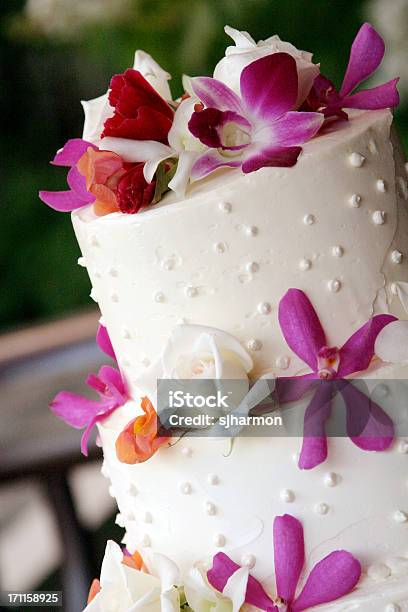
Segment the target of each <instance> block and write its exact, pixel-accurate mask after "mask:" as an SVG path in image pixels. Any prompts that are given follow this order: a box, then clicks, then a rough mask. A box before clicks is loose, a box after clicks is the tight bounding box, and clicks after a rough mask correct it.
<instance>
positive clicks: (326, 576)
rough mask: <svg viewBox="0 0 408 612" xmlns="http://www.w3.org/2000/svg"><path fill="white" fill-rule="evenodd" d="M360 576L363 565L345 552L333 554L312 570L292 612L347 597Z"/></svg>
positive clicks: (299, 611) (293, 605)
mask: <svg viewBox="0 0 408 612" xmlns="http://www.w3.org/2000/svg"><path fill="white" fill-rule="evenodd" d="M360 576H361V565H360V563H359V562H358V561H357V559H355V558H354V557H353V556H352V555H351V554H350V553H348V552H346V551H345V550H337V551H334V552H332V553H331V554H330V555H328V556H327V557H325V558H324V559H322V560H321V561H319V563H317V565H315V567H314V568H313V569H312V571H311V573H310V575H309V577H308V579H307V581H306V584H305V586H304V587H303V589H302V592H301V593H300V595H299V597H298V598H297V599H296V601H295V602H294V603H293V604H292V607H291V610H292V612H302V610H306V609H308V608H312V607H313V606H317V605H319V604H323V603H328V602H329V601H335V600H336V599H339V598H340V597H343V596H344V595H347V593H350V591H352V590H353V589H354V587H355V586H356V584H357V582H358V581H359V579H360Z"/></svg>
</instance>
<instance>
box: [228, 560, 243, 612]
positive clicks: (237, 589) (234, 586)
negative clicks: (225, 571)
mask: <svg viewBox="0 0 408 612" xmlns="http://www.w3.org/2000/svg"><path fill="white" fill-rule="evenodd" d="M248 576H249V569H248V568H247V567H240V568H239V569H238V570H237V571H236V572H234V574H232V576H230V577H229V578H228V581H227V584H226V585H225V587H224V590H223V595H226V596H227V597H229V598H230V599H231V601H232V612H239V610H240V609H241V606H242V605H243V604H244V601H245V593H246V589H247V583H248Z"/></svg>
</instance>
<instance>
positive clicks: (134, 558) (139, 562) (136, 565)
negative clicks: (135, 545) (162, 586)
mask: <svg viewBox="0 0 408 612" xmlns="http://www.w3.org/2000/svg"><path fill="white" fill-rule="evenodd" d="M122 563H123V564H124V565H127V566H128V567H131V568H132V569H135V570H138V571H139V572H145V573H146V574H148V573H149V572H148V569H147V567H146V565H145V563H144V561H143V558H142V555H141V554H140V553H139V552H137V550H135V552H134V553H133V555H129V554H124V555H123V561H122Z"/></svg>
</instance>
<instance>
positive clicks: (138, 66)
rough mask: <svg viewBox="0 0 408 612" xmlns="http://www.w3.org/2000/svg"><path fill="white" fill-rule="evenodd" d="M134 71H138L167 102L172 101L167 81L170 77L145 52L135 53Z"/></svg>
mask: <svg viewBox="0 0 408 612" xmlns="http://www.w3.org/2000/svg"><path fill="white" fill-rule="evenodd" d="M133 68H134V70H138V71H139V72H140V73H141V75H142V76H143V77H144V78H145V79H146V81H147V82H148V83H149V84H150V85H151V86H152V87H153V88H154V89H155V90H156V91H157V93H158V94H159V95H160V96H161V97H162V98H164V99H165V100H167V101H170V100H171V99H172V97H171V92H170V87H169V84H168V81H169V80H170V79H171V76H170V74H169V73H168V72H166V71H165V70H163V68H162V67H161V66H160V65H159V64H158V63H157V62H156V61H155V60H154V59H153V58H152V57H151V56H150V55H149V54H148V53H145V51H141V50H138V51H136V53H135V61H134V63H133Z"/></svg>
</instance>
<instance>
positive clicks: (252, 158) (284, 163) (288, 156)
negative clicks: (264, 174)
mask: <svg viewBox="0 0 408 612" xmlns="http://www.w3.org/2000/svg"><path fill="white" fill-rule="evenodd" d="M249 151H251V153H249ZM301 152H302V148H301V147H278V146H273V147H271V148H270V149H267V148H265V149H261V150H259V151H256V149H255V147H251V149H250V150H249V149H248V153H249V154H248V155H247V157H246V159H245V161H244V162H243V164H242V171H243V172H245V173H246V174H248V173H249V172H255V171H256V170H259V169H260V168H265V167H268V166H273V167H276V168H279V167H282V168H290V167H292V166H294V165H295V164H296V162H297V159H298V157H299V155H300V153H301Z"/></svg>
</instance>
